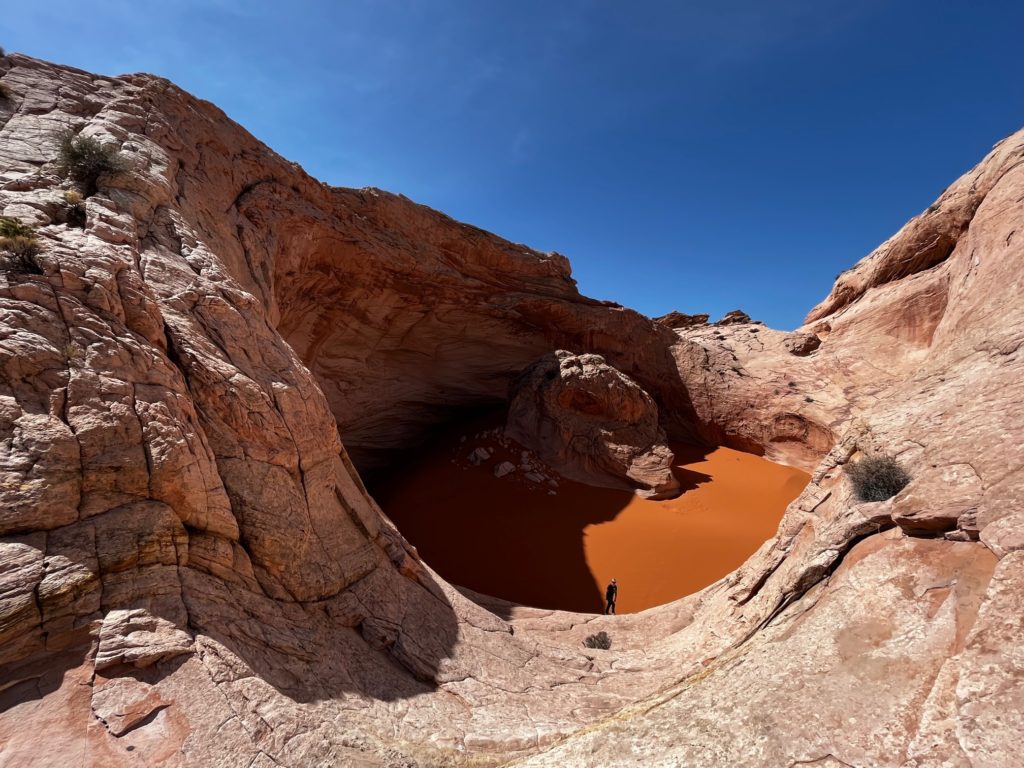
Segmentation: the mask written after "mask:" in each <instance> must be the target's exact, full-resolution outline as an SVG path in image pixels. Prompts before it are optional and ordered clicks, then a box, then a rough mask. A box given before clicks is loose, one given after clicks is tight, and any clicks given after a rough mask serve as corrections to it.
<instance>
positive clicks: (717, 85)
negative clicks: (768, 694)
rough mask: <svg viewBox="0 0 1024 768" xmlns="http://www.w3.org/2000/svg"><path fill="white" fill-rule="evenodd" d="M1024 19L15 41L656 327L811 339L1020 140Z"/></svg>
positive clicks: (68, 12) (149, 28)
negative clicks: (545, 270)
mask: <svg viewBox="0 0 1024 768" xmlns="http://www.w3.org/2000/svg"><path fill="white" fill-rule="evenodd" d="M1021 29H1024V3H1020V2H980V3H971V4H968V3H960V2H958V3H952V2H935V1H934V0H933V2H927V3H926V2H895V1H893V0H890V1H888V2H883V1H882V0H858V1H856V2H851V1H850V0H843V2H838V1H835V0H799V1H788V0H777V1H776V2H763V0H762V1H760V2H757V1H746V2H729V1H728V0H725V1H722V0H720V1H719V2H715V3H710V2H699V3H698V2H681V1H680V2H642V1H640V2H638V1H636V0H634V2H630V3H624V2H621V1H619V2H615V1H613V0H608V1H598V0H592V1H590V2H584V1H583V0H560V1H559V2H550V0H549V1H548V2H533V1H532V0H519V1H518V2H515V3H500V2H490V1H489V0H430V1H429V2H428V1H427V0H421V1H419V2H414V1H413V0H336V1H335V2H327V1H326V0H323V1H321V2H301V1H300V2H289V3H282V2H273V3H271V2H262V1H260V0H251V1H248V2H243V1H242V0H212V1H210V2H199V1H198V0H194V1H182V2H174V1H173V0H164V1H163V2H148V1H145V0H131V1H130V2H129V1H128V0H113V1H110V2H99V3H92V4H90V5H88V6H83V5H82V3H81V1H80V0H78V1H77V2H65V0H46V2H39V3H19V4H11V7H10V8H7V9H5V11H4V25H3V29H2V32H0V35H2V38H0V44H2V45H3V46H4V47H5V48H7V50H9V51H20V52H23V53H27V54H30V55H34V56H38V57H41V58H46V59H51V60H54V61H58V62H61V63H65V64H71V65H74V66H78V67H81V68H83V69H88V70H92V71H96V72H101V73H105V74H121V73H124V72H137V71H148V72H154V73H156V74H159V75H163V76H166V77H169V78H171V79H172V80H174V81H175V82H177V83H178V84H179V85H181V86H182V87H184V88H186V89H187V90H189V91H191V92H193V93H195V94H196V95H198V96H200V97H202V98H205V99H209V100H211V101H213V102H215V103H217V104H218V105H219V106H220V107H222V108H223V109H224V110H225V111H226V112H227V113H228V114H229V115H231V116H232V117H233V118H234V119H235V120H237V121H239V122H240V123H242V124H243V125H244V126H246V127H247V128H248V129H249V130H250V131H252V132H253V133H254V134H255V135H256V136H258V137H259V138H260V139H262V140H263V141H265V142H266V143H268V144H269V145H270V146H271V147H273V148H274V149H275V150H277V151H278V152H280V153H281V154H282V155H284V156H285V157H287V158H289V159H291V160H295V161H297V162H299V163H301V164H302V165H303V166H304V167H305V168H306V169H307V170H308V171H309V172H310V173H312V174H313V175H315V176H317V177H318V178H321V179H323V180H325V181H327V182H329V183H332V184H337V185H345V186H366V185H372V186H378V187H383V188H385V189H389V190H392V191H395V192H401V193H403V194H405V195H407V196H409V197H411V198H412V199H414V200H417V201H419V202H423V203H426V204H428V205H431V206H433V207H435V208H438V209H440V210H442V211H444V212H446V213H448V214H450V215H452V216H454V217H456V218H459V219H462V220H464V221H468V222H471V223H473V224H476V225H478V226H482V227H484V228H486V229H490V230H492V231H494V232H496V233H498V234H500V235H503V236H504V237H507V238H509V239H511V240H514V241H517V242H524V243H527V244H529V245H531V246H534V247H536V248H539V249H541V250H557V251H559V252H561V253H564V254H566V255H567V256H568V257H569V258H570V259H571V260H572V263H573V268H574V274H575V276H576V278H577V280H578V281H579V284H580V288H581V290H582V291H583V292H584V293H587V294H589V295H591V296H594V297H597V298H602V299H613V300H616V301H619V302H621V303H623V304H626V305H627V306H631V307H634V308H636V309H639V310H640V311H642V312H645V313H647V314H652V315H656V314H661V313H664V312H667V311H669V310H671V309H679V310H681V311H684V312H709V313H711V314H712V315H715V316H717V315H721V314H723V313H724V312H726V311H728V310H730V309H735V308H737V307H739V308H743V309H745V310H746V311H748V312H749V313H750V314H751V315H752V316H754V317H756V318H760V319H763V320H765V321H766V322H768V323H769V325H773V326H775V327H779V328H792V327H795V326H796V325H798V324H799V323H800V322H801V320H802V318H803V316H804V314H805V313H806V312H807V310H808V309H810V307H811V306H812V305H814V304H815V303H816V302H817V301H819V300H820V299H821V298H822V297H823V296H824V295H825V294H826V293H827V292H828V290H829V288H830V286H831V283H832V281H833V279H834V278H835V276H836V274H837V273H839V272H841V271H842V270H843V269H846V268H847V267H849V266H851V265H852V264H853V263H854V262H856V261H857V260H858V259H859V258H861V257H862V256H864V255H865V254H867V253H868V252H869V251H870V250H871V249H872V248H874V247H875V246H876V245H877V244H878V243H880V242H881V241H883V240H884V239H885V238H887V237H888V236H889V235H890V234H892V233H893V232H895V231H896V229H898V228H899V227H900V226H901V225H902V224H903V222H904V221H906V220H907V219H908V218H909V217H911V216H913V215H914V214H916V213H918V212H919V211H921V210H922V209H923V208H925V207H927V206H928V205H929V204H930V203H931V202H932V201H933V200H934V199H935V197H936V196H937V195H938V194H939V193H940V192H941V191H942V190H943V189H944V188H945V187H946V186H947V185H948V184H949V183H950V182H952V181H953V180H954V179H955V178H956V177H957V176H959V175H960V174H961V173H963V172H964V171H966V170H967V169H968V168H970V167H971V166H972V165H974V164H975V163H976V162H977V161H978V160H980V159H981V157H982V156H983V155H984V154H985V153H986V152H987V151H988V149H989V148H990V147H991V146H992V145H993V144H994V143H995V142H996V141H998V140H999V139H1001V138H1002V137H1004V136H1005V135H1007V134H1009V133H1011V132H1013V131H1014V130H1016V129H1018V128H1020V127H1022V125H1024V45H1022V44H1021V37H1020V35H1021Z"/></svg>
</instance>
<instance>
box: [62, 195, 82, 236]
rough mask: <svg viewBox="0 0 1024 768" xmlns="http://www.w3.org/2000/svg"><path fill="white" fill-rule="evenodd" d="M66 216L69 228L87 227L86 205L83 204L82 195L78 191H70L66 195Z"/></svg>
mask: <svg viewBox="0 0 1024 768" xmlns="http://www.w3.org/2000/svg"><path fill="white" fill-rule="evenodd" d="M64 202H65V203H67V206H66V207H65V208H64V214H65V216H66V218H67V222H68V226H69V227H84V226H85V205H83V204H82V193H81V192H79V191H78V190H77V189H69V190H68V191H67V192H65V193H64Z"/></svg>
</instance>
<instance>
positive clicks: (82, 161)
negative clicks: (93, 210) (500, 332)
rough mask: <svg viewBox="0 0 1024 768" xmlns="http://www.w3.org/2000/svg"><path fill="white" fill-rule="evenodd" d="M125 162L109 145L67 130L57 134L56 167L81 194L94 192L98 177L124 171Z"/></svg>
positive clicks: (88, 194)
mask: <svg viewBox="0 0 1024 768" xmlns="http://www.w3.org/2000/svg"><path fill="white" fill-rule="evenodd" d="M127 167H128V161H127V160H126V159H125V157H124V155H122V154H121V153H120V151H118V149H117V148H116V147H114V146H113V145H111V144H102V143H100V141H99V139H94V138H92V137H91V136H76V135H75V133H74V131H71V130H67V131H62V132H61V133H59V134H57V170H58V171H60V173H61V174H63V175H64V177H65V178H67V179H71V181H73V182H75V184H76V185H77V186H78V188H79V189H80V190H81V192H82V194H83V195H84V196H85V197H89V196H90V195H93V194H95V193H96V184H97V182H98V181H99V179H100V177H101V176H104V175H116V174H118V173H121V172H122V171H124V170H126V169H127Z"/></svg>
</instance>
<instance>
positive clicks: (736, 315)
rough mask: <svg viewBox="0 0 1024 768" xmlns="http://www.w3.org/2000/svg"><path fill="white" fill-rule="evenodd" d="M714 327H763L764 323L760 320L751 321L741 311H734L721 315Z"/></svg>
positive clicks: (748, 316)
mask: <svg viewBox="0 0 1024 768" xmlns="http://www.w3.org/2000/svg"><path fill="white" fill-rule="evenodd" d="M714 325H764V323H762V322H761V321H760V320H751V319H750V315H748V314H747V313H746V312H744V311H743V310H742V309H734V310H732V312H726V313H725V314H724V315H722V319H721V320H717V321H716V322H715V323H714Z"/></svg>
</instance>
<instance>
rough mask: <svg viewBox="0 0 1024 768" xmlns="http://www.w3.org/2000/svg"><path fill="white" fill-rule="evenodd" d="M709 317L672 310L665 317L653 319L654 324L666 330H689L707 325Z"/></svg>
mask: <svg viewBox="0 0 1024 768" xmlns="http://www.w3.org/2000/svg"><path fill="white" fill-rule="evenodd" d="M709 317H710V315H688V314H686V313H685V312H677V311H675V310H673V311H672V312H669V313H668V314H667V315H662V316H661V317H656V318H654V322H656V323H660V324H661V325H664V326H665V327H666V328H689V327H690V326H692V325H707V324H708V318H709Z"/></svg>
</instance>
